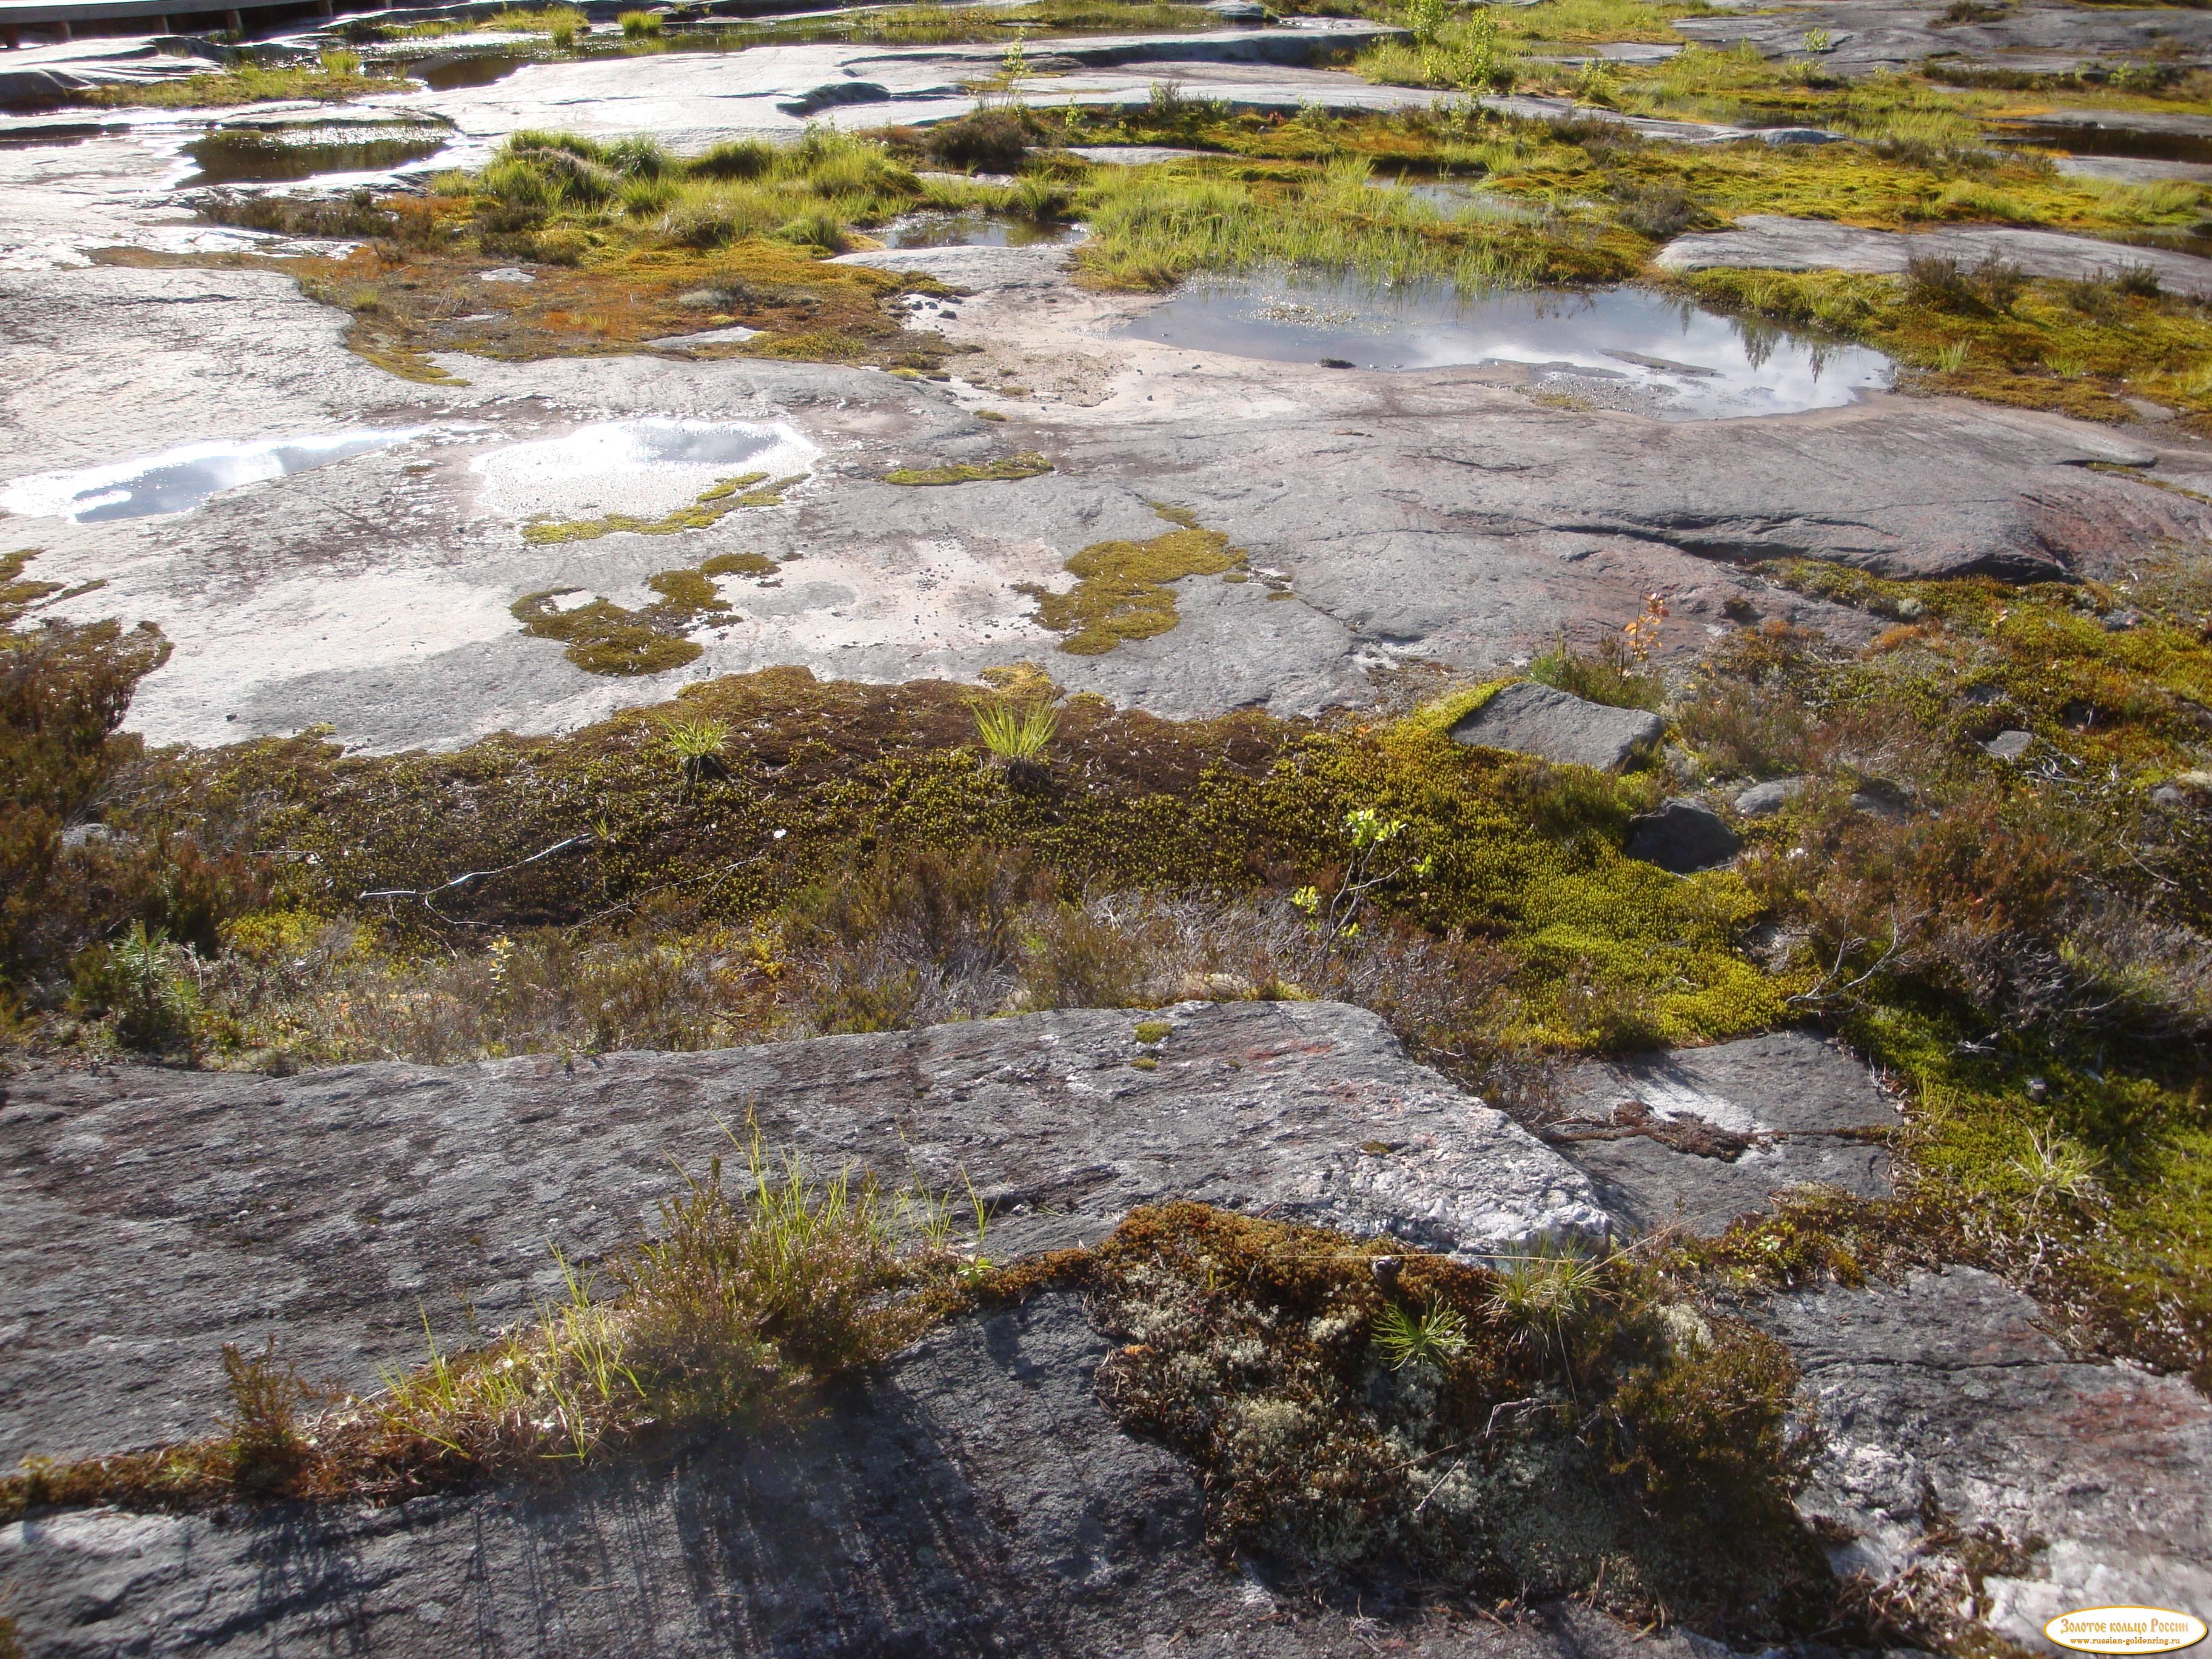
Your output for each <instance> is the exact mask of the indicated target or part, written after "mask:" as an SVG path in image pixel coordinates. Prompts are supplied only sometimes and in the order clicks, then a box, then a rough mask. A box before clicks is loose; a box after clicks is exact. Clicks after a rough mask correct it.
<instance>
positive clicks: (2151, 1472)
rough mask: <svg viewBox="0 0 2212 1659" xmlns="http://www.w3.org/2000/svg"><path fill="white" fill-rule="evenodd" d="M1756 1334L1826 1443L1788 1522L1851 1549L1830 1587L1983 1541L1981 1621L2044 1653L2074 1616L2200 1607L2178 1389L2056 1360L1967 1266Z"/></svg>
mask: <svg viewBox="0 0 2212 1659" xmlns="http://www.w3.org/2000/svg"><path fill="white" fill-rule="evenodd" d="M1759 1318H1760V1320H1761V1322H1763V1323H1765V1324H1766V1325H1767V1326H1768V1327H1769V1328H1771V1330H1772V1331H1773V1332H1774V1334H1776V1335H1778V1336H1779V1337H1780V1338H1781V1339H1782V1340H1784V1342H1786V1343H1788V1344H1789V1346H1790V1351H1791V1352H1793V1353H1794V1354H1795V1355H1796V1358H1797V1361H1798V1364H1800V1365H1801V1366H1802V1368H1803V1370H1804V1373H1805V1382H1804V1385H1803V1397H1804V1398H1805V1399H1806V1400H1807V1401H1808V1402H1809V1403H1810V1404H1811V1405H1812V1406H1813V1407H1814V1409H1816V1410H1817V1411H1818V1412H1819V1413H1820V1422H1821V1423H1822V1425H1823V1426H1824V1428H1825V1430H1826V1433H1827V1435H1828V1437H1829V1442H1830V1444H1829V1448H1828V1451H1827V1454H1826V1458H1825V1460H1824V1462H1823V1463H1822V1465H1821V1467H1820V1472H1819V1474H1818V1475H1817V1477H1816V1479H1815V1482H1814V1486H1813V1488H1812V1490H1811V1491H1810V1492H1808V1494H1807V1495H1806V1497H1805V1498H1804V1499H1803V1500H1802V1504H1801V1507H1802V1508H1803V1509H1804V1510H1806V1511H1807V1512H1808V1514H1812V1515H1815V1516H1825V1517H1826V1518H1828V1519H1829V1520H1831V1521H1832V1522H1837V1523H1838V1524H1839V1525H1840V1526H1841V1527H1842V1528H1844V1529H1846V1530H1847V1531H1848V1532H1850V1533H1852V1534H1857V1536H1856V1537H1855V1538H1853V1539H1852V1540H1851V1541H1850V1542H1848V1543H1846V1544H1844V1545H1843V1546H1842V1547H1839V1548H1838V1549H1837V1550H1836V1551H1834V1552H1833V1559H1834V1562H1835V1565H1836V1566H1837V1568H1838V1571H1844V1572H1851V1571H1863V1572H1866V1573H1869V1575H1870V1576H1871V1577H1874V1578H1875V1580H1877V1581H1881V1580H1887V1579H1890V1578H1892V1577H1895V1576H1896V1575H1898V1574H1899V1573H1901V1572H1903V1571H1906V1570H1907V1569H1909V1568H1911V1567H1912V1566H1913V1565H1916V1564H1918V1563H1923V1562H1928V1561H1929V1559H1930V1558H1932V1557H1933V1556H1934V1555H1935V1554H1936V1553H1937V1552H1938V1551H1939V1550H1940V1549H1941V1548H1942V1546H1943V1541H1944V1539H1945V1537H1946V1535H1947V1534H1948V1537H1949V1538H1950V1539H1951V1540H1953V1541H1954V1544H1953V1547H1954V1548H1955V1541H1956V1540H1957V1539H1958V1538H1959V1537H1960V1536H1961V1535H1970V1534H1973V1533H1975V1532H1976V1531H1977V1530H1978V1529H1984V1528H1986V1529H1988V1530H1987V1531H1986V1532H1984V1547H1983V1550H1982V1553H1983V1555H1984V1559H1985V1560H1987V1561H1990V1562H1991V1563H1993V1565H1991V1567H1990V1577H1989V1578H1988V1579H1987V1581H1986V1583H1985V1590H1986V1592H1987V1594H1988V1595H1989V1596H1990V1603H1991V1605H1990V1610H1989V1613H1988V1615H1987V1616H1988V1620H1989V1622H1990V1625H1991V1626H1992V1627H1993V1628H1995V1629H1996V1631H1997V1632H1999V1633H2001V1634H2002V1635H2004V1636H2007V1637H2009V1638H2011V1639H2013V1640H2014V1641H2015V1642H2018V1643H2021V1644H2023V1645H2025V1646H2027V1647H2029V1648H2031V1649H2033V1650H2039V1651H2042V1652H2047V1653H2057V1652H2058V1651H2060V1650H2058V1649H2057V1648H2055V1647H2054V1646H2052V1645H2051V1644H2049V1643H2047V1642H2045V1640H2044V1639H2043V1635H2042V1627H2043V1624H2044V1621H2045V1620H2049V1619H2051V1618H2055V1617H2056V1616H2057V1614H2059V1613H2065V1612H2070V1611H2072V1610H2074V1609H2075V1608H2078V1607H2100V1606H2112V1605H2145V1606H2151V1607H2178V1608H2184V1609H2190V1610H2194V1611H2197V1612H2200V1613H2201V1612H2202V1610H2203V1608H2204V1607H2207V1606H2212V1565H2208V1564H2212V1403H2208V1402H2207V1401H2206V1400H2205V1398H2204V1396H2203V1395H2201V1394H2199V1393H2197V1390H2196V1389H2192V1388H2191V1387H2190V1386H2189V1384H2188V1383H2186V1382H2185V1381H2183V1380H2182V1379H2181V1378H2179V1377H2160V1376H2148V1375H2147V1374H2145V1373H2144V1372H2142V1371H2140V1370H2134V1369H2132V1368H2130V1367H2128V1366H2125V1365H2093V1364H2081V1363H2080V1362H2078V1361H2075V1360H2073V1359H2071V1358H2069V1357H2068V1355H2067V1353H2066V1352H2065V1351H2064V1350H2063V1348H2062V1347H2060V1346H2059V1345H2058V1344H2057V1342H2056V1341H2054V1340H2052V1339H2051V1336H2050V1335H2049V1334H2047V1333H2046V1332H2045V1330H2044V1329H2043V1328H2042V1326H2041V1323H2040V1316H2039V1313H2038V1310H2037V1309H2036V1306H2035V1304H2034V1303H2033V1301H2031V1300H2030V1299H2029V1298H2028V1297H2026V1296H2024V1295H2022V1294H2021V1292H2020V1291H2016V1290H2015V1289H2013V1288H2012V1287H2011V1286H2009V1285H2006V1284H2005V1283H2003V1282H2002V1280H2000V1279H1993V1278H1991V1277H1990V1275H1989V1274H1987V1273H1980V1272H1978V1271H1976V1270H1975V1269H1972V1268H1970V1267H1952V1268H1948V1269H1946V1270H1945V1271H1944V1272H1942V1273H1914V1274H1913V1275H1912V1276H1911V1278H1910V1279H1908V1280H1907V1281H1906V1282H1905V1283H1904V1284H1902V1285H1878V1284H1877V1285H1868V1286H1867V1287H1866V1288H1865V1289H1863V1290H1850V1289H1846V1288H1844V1287H1841V1286H1833V1287H1830V1288H1827V1289H1825V1290H1820V1291H1808V1292H1804V1293H1802V1294H1798V1295H1792V1296H1784V1297H1778V1298H1777V1299H1776V1300H1775V1301H1774V1302H1773V1303H1772V1304H1770V1305H1769V1306H1768V1307H1767V1309H1766V1310H1765V1312H1764V1313H1763V1314H1761V1315H1759ZM1959 1588H1962V1587H1954V1589H1952V1592H1951V1593H1952V1594H1957V1593H1958V1589H1959Z"/></svg>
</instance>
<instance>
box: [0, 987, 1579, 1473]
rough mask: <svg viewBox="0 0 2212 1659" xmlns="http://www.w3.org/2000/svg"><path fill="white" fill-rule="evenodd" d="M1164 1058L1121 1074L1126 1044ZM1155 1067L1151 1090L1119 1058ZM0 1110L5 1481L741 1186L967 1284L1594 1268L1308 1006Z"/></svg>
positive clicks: (129, 1438) (133, 1078)
mask: <svg viewBox="0 0 2212 1659" xmlns="http://www.w3.org/2000/svg"><path fill="white" fill-rule="evenodd" d="M1150 1019H1159V1020H1162V1021H1164V1022H1165V1023H1166V1024H1169V1025H1170V1026H1171V1027H1172V1028H1173V1029H1172V1031H1171V1033H1170V1035H1168V1036H1166V1037H1165V1038H1164V1040H1162V1041H1159V1042H1151V1043H1144V1042H1139V1041H1138V1039H1137V1036H1136V1027H1137V1024H1138V1023H1139V1021H1140V1020H1150ZM1146 1060H1149V1061H1152V1062H1153V1065H1152V1067H1150V1068H1146V1067H1144V1066H1139V1065H1137V1064H1133V1062H1138V1061H1146ZM5 1091H6V1094H5V1101H4V1104H0V1146H4V1148H5V1154H4V1156H5V1159H6V1166H5V1169H4V1171H0V1194H4V1198H0V1211H4V1212H5V1213H6V1214H8V1215H9V1217H10V1218H11V1219H10V1223H9V1226H8V1227H7V1229H6V1230H5V1231H4V1234H0V1330H5V1331H8V1332H9V1333H11V1336H10V1340H9V1341H8V1342H7V1344H6V1346H5V1347H4V1350H0V1462H14V1461H15V1459H16V1458H19V1457H21V1456H23V1455H29V1454H33V1453H40V1454H56V1455H59V1454H73V1455H82V1454H84V1453H87V1452H88V1451H91V1450H94V1449H115V1448H117V1447H118V1446H120V1445H137V1444H145V1443H154V1442H158V1441H161V1440H165V1439H172V1438H175V1437H179V1436H182V1435H186V1434H191V1433H194V1432H197V1431H200V1430H201V1429H203V1428H204V1427H205V1426H206V1425H207V1424H208V1423H209V1422H210V1420H211V1419H212V1416H213V1415H214V1413H216V1411H217V1409H218V1407H219V1406H220V1403H221V1401H222V1397H223V1396H222V1384H221V1376H220V1372H219V1369H218V1367H217V1365H216V1356H217V1352H218V1350H219V1347H220V1345H221V1344H222V1342H224V1341H226V1340H239V1341H247V1342H251V1343H253V1344H255V1345H258V1343H259V1342H260V1340H261V1339H262V1337H263V1335H264V1334H282V1336H283V1340H284V1342H285V1344H286V1346H287V1347H288V1348H289V1350H290V1351H292V1352H294V1353H295V1355H296V1357H297V1358H299V1359H300V1360H301V1364H302V1365H303V1368H304V1369H306V1370H308V1371H309V1372H311V1373H321V1372H329V1373H331V1374H334V1375H336V1376H339V1377H341V1378H342V1379H343V1380H344V1381H345V1382H347V1383H349V1384H351V1385H353V1386H363V1385H366V1384H368V1383H371V1382H373V1381H374V1377H375V1376H376V1373H377V1370H378V1368H379V1367H380V1366H381V1365H387V1364H406V1363H410V1362H411V1361H412V1360H413V1359H415V1358H419V1356H420V1354H421V1352H422V1340H423V1335H424V1329H423V1322H424V1320H425V1318H426V1317H427V1319H428V1322H429V1325H430V1328H431V1329H432V1330H433V1331H434V1332H435V1333H436V1334H437V1335H438V1337H439V1339H440V1340H441V1341H451V1340H457V1339H459V1338H461V1337H464V1336H465V1335H466V1334H467V1332H468V1331H469V1329H470V1328H471V1326H472V1325H473V1326H474V1327H476V1328H483V1329H489V1328H495V1327H498V1326H502V1325H506V1324H508V1323H511V1322H514V1321H516V1320H518V1319H520V1318H522V1317H524V1316H526V1315H527V1314H528V1313H529V1312H530V1310H531V1309H532V1305H533V1304H534V1303H535V1302H537V1301H538V1300H542V1299H544V1298H546V1297H552V1296H556V1295H557V1294H558V1293H559V1291H560V1289H561V1283H562V1281H561V1274H560V1272H559V1269H558V1267H557V1266H556V1263H555V1261H554V1260H553V1258H552V1255H551V1254H550V1252H551V1249H553V1248H555V1247H557V1248H558V1249H560V1250H561V1251H562V1254H563V1255H566V1256H567V1257H568V1259H569V1260H571V1261H592V1260H593V1259H595V1258H597V1257H599V1256H601V1255H605V1253H606V1252H607V1251H609V1250H611V1249H614V1248H615V1247H617V1245H619V1244H621V1243H623V1242H625V1241H626V1240H627V1239H629V1238H630V1237H634V1236H635V1235H636V1234H637V1233H638V1232H639V1231H641V1230H642V1229H643V1228H645V1227H646V1226H647V1225H649V1224H650V1223H651V1222H652V1220H653V1217H654V1215H655V1213H656V1206H657V1205H658V1203H659V1201H660V1200H663V1199H665V1198H666V1197H667V1196H668V1195H669V1194H670V1193H671V1191H673V1190H678V1189H679V1185H678V1183H679V1179H680V1178H679V1176H678V1172H677V1166H678V1165H682V1166H684V1168H686V1169H689V1170H692V1171H694V1172H696V1173H701V1174H703V1172H704V1171H705V1170H706V1167H707V1165H708V1160H709V1159H711V1158H714V1157H715V1156H717V1155H720V1154H729V1155H732V1156H735V1149H734V1148H733V1146H732V1142H731V1140H730V1139H729V1136H728V1134H727V1133H725V1130H726V1129H727V1130H728V1131H731V1132H734V1133H739V1134H742V1133H743V1132H744V1123H745V1121H746V1117H747V1115H748V1113H750V1114H753V1115H755V1118H756V1121H757V1124H758V1127H759V1129H760V1133H761V1134H762V1136H763V1140H764V1141H765V1143H766V1145H767V1146H769V1147H770V1148H773V1149H775V1150H777V1151H778V1152H779V1153H781V1152H783V1151H785V1150H789V1151H791V1152H795V1153H797V1154H798V1155H799V1156H801V1157H803V1158H806V1159H808V1160H810V1161H811V1162H812V1163H814V1164H817V1166H819V1167H823V1168H825V1169H829V1170H835V1169H836V1168H839V1167H843V1166H847V1165H851V1166H855V1167H859V1168H865V1169H869V1170H874V1171H876V1172H878V1174H880V1175H881V1176H883V1177H884V1179H885V1180H886V1181H888V1182H892V1183H893V1184H902V1183H908V1182H913V1183H918V1184H920V1185H921V1186H922V1187H924V1188H927V1190H929V1191H931V1192H934V1193H952V1194H961V1193H963V1192H964V1190H965V1188H967V1186H968V1185H969V1183H970V1182H972V1183H973V1184H974V1186H975V1188H976V1189H977V1190H978V1191H979V1192H980V1193H981V1194H982V1196H983V1198H984V1199H985V1200H986V1201H987V1203H989V1204H990V1205H991V1206H993V1207H994V1210H995V1211H996V1212H997V1213H998V1219H997V1220H996V1221H994V1223H993V1225H992V1230H991V1234H990V1241H991V1242H990V1248H991V1249H992V1251H993V1253H994V1254H1017V1253H1020V1252H1023V1251H1027V1250H1032V1249H1048V1248H1052V1247H1054V1246H1059V1245H1065V1244H1073V1243H1079V1242H1085V1241H1096V1240H1097V1239H1098V1238H1100V1237H1103V1236H1104V1235H1105V1234H1106V1233H1107V1232H1108V1231H1110V1230H1111V1228H1112V1227H1113V1225H1114V1224H1115V1222H1116V1221H1117V1220H1118V1219H1119V1218H1120V1217H1121V1215H1122V1214H1123V1213H1124V1212H1127V1210H1128V1209H1129V1208H1130V1207H1131V1206H1133V1205H1136V1204H1140V1203H1146V1202H1151V1201H1154V1200H1163V1199H1167V1198H1193V1199H1199V1200H1204V1201H1206V1202H1207V1203H1212V1204H1218V1205H1222V1206H1228V1207H1231V1208H1237V1209H1248V1210H1255V1211H1256V1210H1266V1211H1267V1212H1269V1213H1271V1214H1276V1215H1281V1216H1285V1217H1290V1218H1302V1219H1305V1220H1309V1221H1311V1222H1314V1223H1316V1224H1317V1225H1328V1226H1334V1227H1340V1228H1343V1229H1346V1230H1347V1231H1353V1232H1357V1233H1364V1234H1374V1233H1389V1234H1393V1235H1395V1236H1398V1237H1403V1238H1405V1239H1406V1240H1407V1242H1408V1243H1414V1244H1417V1245H1419V1246H1420V1247H1421V1248H1424V1249H1437V1250H1445V1251H1453V1252H1461V1253H1471V1254H1480V1253H1482V1252H1485V1251H1491V1250H1498V1249H1512V1248H1515V1247H1516V1246H1517V1245H1519V1244H1522V1243H1527V1242H1528V1241H1530V1240H1534V1239H1537V1238H1542V1237H1577V1236H1579V1237H1595V1236H1598V1235H1601V1234H1603V1233H1604V1232H1606V1231H1607V1230H1608V1229H1609V1227H1610V1225H1611V1218H1609V1217H1608V1216H1607V1213H1606V1212H1605V1211H1604V1209H1603V1208H1602V1207H1601V1206H1600V1205H1599V1204H1597V1203H1596V1202H1595V1200H1594V1198H1593V1196H1592V1194H1591V1189H1590V1186H1589V1182H1588V1180H1587V1179H1586V1178H1585V1177H1584V1176H1582V1175H1581V1174H1580V1172H1578V1171H1577V1170H1575V1169H1574V1168H1573V1167H1572V1166H1571V1165H1569V1164H1566V1163H1565V1162H1564V1161H1563V1160H1562V1159H1561V1158H1559V1156H1558V1155H1557V1154H1556V1153H1554V1152H1551V1151H1550V1150H1548V1149H1547V1148H1546V1147H1545V1146H1542V1145H1541V1144H1540V1143H1539V1142H1538V1141H1536V1140H1535V1139H1534V1138H1532V1137H1531V1136H1530V1135H1528V1133H1526V1132H1524V1131H1523V1130H1522V1129H1520V1128H1518V1127H1516V1126H1515V1125H1514V1124H1512V1123H1511V1122H1510V1121H1508V1120H1507V1119H1506V1118H1505V1117H1504V1116H1503V1115H1501V1114H1499V1113H1498V1112H1495V1111H1492V1110H1491V1109H1488V1108H1487V1107H1485V1106H1483V1105H1482V1104H1481V1103H1480V1102H1478V1101H1475V1100H1474V1099H1472V1098H1470V1097H1468V1096H1466V1095H1464V1094H1462V1093H1461V1092H1460V1091H1458V1090H1457V1089H1455V1088H1454V1087H1453V1086H1452V1085H1450V1084H1449V1083H1447V1082H1446V1081H1445V1080H1444V1079H1442V1078H1440V1077H1438V1076H1437V1074H1436V1073H1433V1072H1431V1071H1428V1070H1427V1069H1425V1067H1422V1066H1416V1065H1413V1063H1412V1062H1411V1061H1409V1060H1407V1058H1406V1057H1405V1055H1404V1054H1403V1052H1402V1051H1401V1049H1400V1048H1399V1047H1398V1045H1397V1042H1396V1041H1395V1039H1394V1038H1392V1037H1391V1036H1390V1035H1389V1032H1388V1030H1385V1028H1384V1027H1383V1024H1382V1022H1381V1020H1379V1019H1378V1018H1376V1016H1374V1015H1373V1014H1370V1013H1368V1012H1365V1011H1364V1010H1360V1009H1356V1008H1350V1007H1346V1006H1341V1005H1338V1004H1332V1003H1225V1004H1207V1003H1195V1004H1187V1005H1183V1006H1180V1007H1178V1008H1176V1009H1173V1010H1170V1011H1168V1012H1165V1013H1164V1014H1159V1015H1153V1014H1146V1013H1142V1012H1075V1013H1057V1014H1035V1015H1028V1016H1024V1017H1022V1018H1014V1019H999V1020H984V1021H979V1022H976V1023H974V1024H965V1025H947V1026H939V1027H934V1028H932V1029H930V1030H923V1031H916V1032H896V1033H884V1034H882V1035H878V1036H853V1037H821V1038H815V1039H811V1040H808V1041H803V1042H782V1043H769V1044H764V1045H762V1046H760V1047H757V1048H738V1049H730V1050H725V1051H722V1052H719V1053H714V1054H609V1055H605V1056H603V1057H601V1058H599V1059H597V1060H580V1061H578V1062H576V1063H575V1064H574V1066H568V1065H567V1064H564V1063H563V1062H562V1061H561V1060H556V1059H555V1058H552V1057H550V1056H541V1057H536V1058H531V1059H525V1060H502V1061H496V1062H488V1063H485V1064H483V1065H479V1066H453V1067H439V1066H407V1065H396V1064H394V1065H373V1066H347V1067H343V1068H340V1069H337V1070H334V1071H328V1072H320V1073H311V1074H307V1075H304V1076H300V1077H295V1078H289V1079H276V1078H265V1077H252V1076H241V1075H234V1074H223V1073H216V1074H200V1073H186V1072H167V1071H161V1070H155V1069H152V1068H148V1067H143V1066H129V1067H118V1068H115V1069H112V1070H109V1071H105V1072H101V1073H62V1074H33V1075H30V1076H26V1077H21V1078H18V1079H13V1080H10V1081H9V1082H8V1083H7V1084H6V1085H5Z"/></svg>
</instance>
